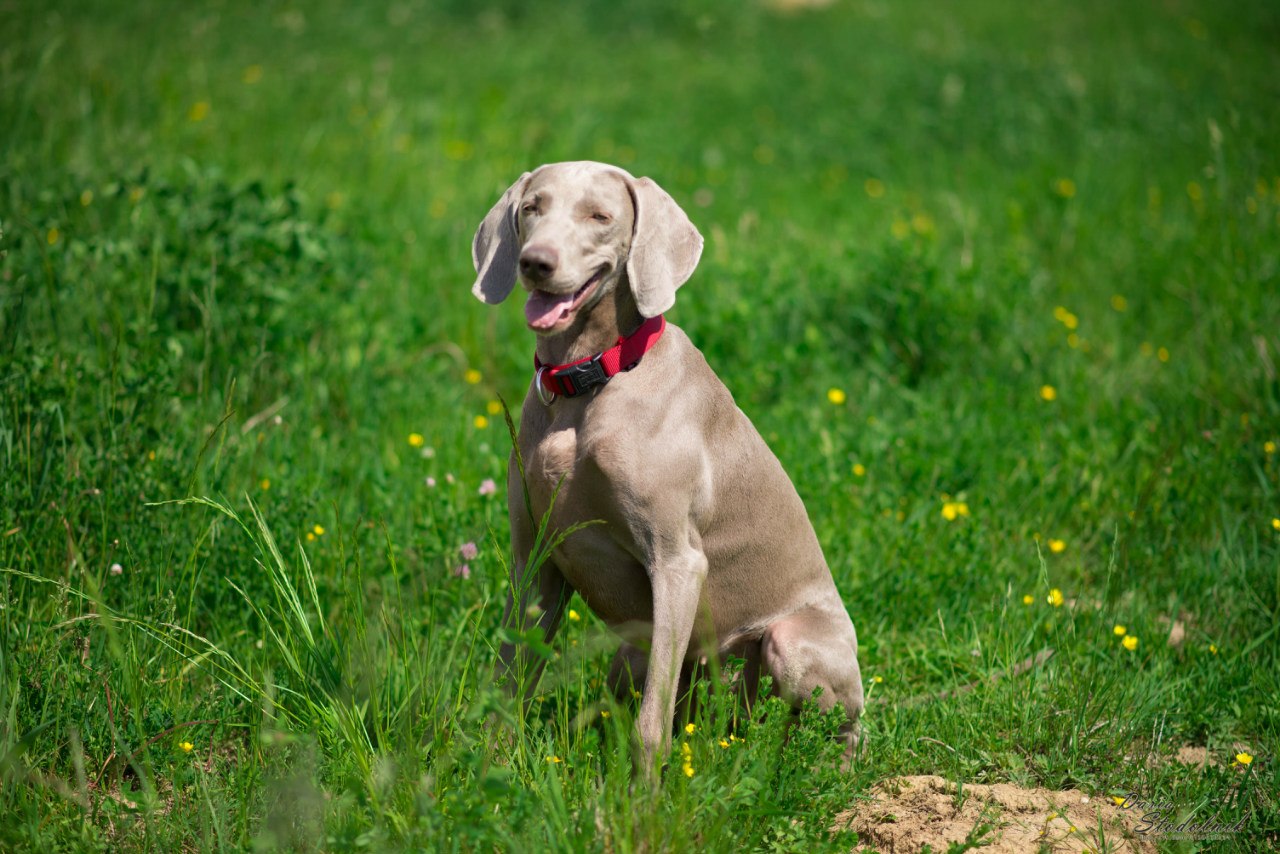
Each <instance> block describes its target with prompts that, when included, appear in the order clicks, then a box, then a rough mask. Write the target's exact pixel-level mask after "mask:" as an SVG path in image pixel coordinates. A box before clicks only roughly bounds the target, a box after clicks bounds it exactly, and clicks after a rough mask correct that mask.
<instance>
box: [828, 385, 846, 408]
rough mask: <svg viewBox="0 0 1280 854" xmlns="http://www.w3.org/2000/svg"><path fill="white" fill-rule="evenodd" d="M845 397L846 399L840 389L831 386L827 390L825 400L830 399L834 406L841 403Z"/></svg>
mask: <svg viewBox="0 0 1280 854" xmlns="http://www.w3.org/2000/svg"><path fill="white" fill-rule="evenodd" d="M845 399H846V396H845V393H844V391H843V390H842V389H838V388H833V389H829V390H828V391H827V400H829V401H831V402H832V403H833V404H835V405H836V406H839V405H841V404H842V403H844V402H845Z"/></svg>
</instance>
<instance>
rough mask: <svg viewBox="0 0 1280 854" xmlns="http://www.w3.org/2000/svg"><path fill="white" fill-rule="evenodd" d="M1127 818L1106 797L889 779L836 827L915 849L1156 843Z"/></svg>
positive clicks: (1149, 847)
mask: <svg viewBox="0 0 1280 854" xmlns="http://www.w3.org/2000/svg"><path fill="white" fill-rule="evenodd" d="M1129 818H1130V817H1129V816H1127V815H1126V814H1125V812H1124V811H1123V810H1121V809H1120V807H1119V806H1118V805H1117V804H1116V803H1115V802H1114V801H1112V800H1111V799H1110V798H1108V797H1105V796H1098V797H1090V796H1088V795H1086V794H1085V793H1084V792H1079V791H1074V790H1069V791H1065V792H1053V791H1049V790H1048V789H1024V788H1022V787H1020V786H1015V785H1013V784H1011V783H997V784H995V785H990V786H984V785H977V784H973V785H966V786H965V787H964V789H963V792H960V791H958V790H957V787H956V785H955V784H954V783H951V782H949V781H947V780H944V779H943V778H942V777H935V776H919V777H896V778H894V779H892V780H887V781H885V782H884V783H881V784H879V785H878V786H877V787H876V789H875V791H874V796H873V799H872V800H871V801H870V802H868V803H864V804H859V805H858V806H857V807H855V808H854V809H851V810H849V811H848V812H845V813H841V815H840V816H839V817H838V819H837V823H836V827H838V828H840V829H844V828H850V829H853V830H855V831H857V833H858V839H859V844H858V847H857V848H856V849H854V850H855V851H859V852H861V851H881V852H885V854H907V853H908V852H910V854H914V852H917V851H921V850H922V849H924V847H925V846H926V845H928V846H929V847H930V848H932V849H933V850H934V851H946V850H947V848H948V846H950V845H951V844H952V843H964V842H966V840H967V841H968V842H969V843H970V844H971V850H974V851H981V852H988V854H1006V852H1008V854H1015V852H1024V851H1052V852H1071V854H1076V852H1081V854H1082V853H1083V852H1094V851H1108V852H1117V854H1147V852H1154V851H1155V850H1156V848H1155V845H1154V844H1153V843H1152V842H1151V841H1150V840H1148V839H1143V838H1141V837H1139V836H1135V835H1134V833H1133V832H1132V822H1131V821H1127V820H1126V819H1129Z"/></svg>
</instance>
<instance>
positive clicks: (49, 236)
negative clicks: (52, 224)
mask: <svg viewBox="0 0 1280 854" xmlns="http://www.w3.org/2000/svg"><path fill="white" fill-rule="evenodd" d="M59 236H60V232H59V231H58V229H56V228H51V229H49V231H48V233H46V234H45V236H44V239H45V241H46V242H47V243H48V244H49V245H50V246H52V245H53V244H55V243H57V242H58V237H59Z"/></svg>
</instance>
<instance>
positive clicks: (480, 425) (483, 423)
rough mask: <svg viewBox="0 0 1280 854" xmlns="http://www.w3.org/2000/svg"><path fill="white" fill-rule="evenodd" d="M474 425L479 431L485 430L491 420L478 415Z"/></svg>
mask: <svg viewBox="0 0 1280 854" xmlns="http://www.w3.org/2000/svg"><path fill="white" fill-rule="evenodd" d="M472 423H474V424H475V425H476V429H477V430H483V429H484V428H486V427H488V426H489V419H488V418H485V417H484V416H483V415H477V416H476V417H475V421H473V422H472Z"/></svg>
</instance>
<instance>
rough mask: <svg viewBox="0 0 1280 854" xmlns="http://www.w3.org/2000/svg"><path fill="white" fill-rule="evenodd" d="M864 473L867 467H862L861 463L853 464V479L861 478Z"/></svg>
mask: <svg viewBox="0 0 1280 854" xmlns="http://www.w3.org/2000/svg"><path fill="white" fill-rule="evenodd" d="M866 473H867V467H866V466H864V465H863V464H862V463H854V464H853V474H854V476H855V477H862V476H863V475H865V474H866Z"/></svg>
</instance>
